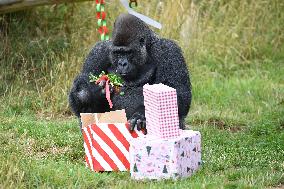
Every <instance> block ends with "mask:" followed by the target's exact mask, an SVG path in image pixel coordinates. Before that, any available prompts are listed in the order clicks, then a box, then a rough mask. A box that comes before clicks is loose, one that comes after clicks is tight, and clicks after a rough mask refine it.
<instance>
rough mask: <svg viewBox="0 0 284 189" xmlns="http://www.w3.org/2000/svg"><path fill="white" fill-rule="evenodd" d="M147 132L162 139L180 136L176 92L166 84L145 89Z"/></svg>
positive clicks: (145, 87)
mask: <svg viewBox="0 0 284 189" xmlns="http://www.w3.org/2000/svg"><path fill="white" fill-rule="evenodd" d="M143 96H144V106H145V117H146V125H147V131H148V133H149V134H150V135H155V136H158V137H160V138H174V137H177V136H179V135H180V130H179V117H178V103H177V94H176V90H175V89H174V88H172V87H169V86H167V85H164V84H161V83H160V84H154V85H149V84H146V85H144V87H143Z"/></svg>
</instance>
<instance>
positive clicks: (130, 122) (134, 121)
mask: <svg viewBox="0 0 284 189" xmlns="http://www.w3.org/2000/svg"><path fill="white" fill-rule="evenodd" d="M136 122H137V118H132V119H131V120H130V121H129V124H130V131H134V129H135V126H136Z"/></svg>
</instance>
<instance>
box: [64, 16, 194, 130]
mask: <svg viewBox="0 0 284 189" xmlns="http://www.w3.org/2000/svg"><path fill="white" fill-rule="evenodd" d="M102 71H105V72H106V73H113V72H115V73H117V74H120V75H121V76H122V77H123V79H124V86H123V87H122V88H121V91H123V92H124V95H120V94H114V93H113V94H112V101H113V105H114V107H113V109H112V110H116V109H126V114H127V119H128V120H129V122H130V123H131V127H132V129H133V128H134V127H138V129H141V128H143V127H145V117H144V115H145V112H144V111H145V109H144V100H143V85H144V84H146V83H149V84H156V83H163V84H165V85H168V86H170V87H173V88H175V89H176V90H177V95H178V108H179V117H180V128H182V129H184V118H185V117H186V115H187V114H188V111H189V108H190V104H191V83H190V79H189V73H188V69H187V67H186V64H185V60H184V57H183V55H182V51H181V49H180V48H179V46H178V45H177V44H176V43H175V42H173V41H171V40H168V39H163V38H159V37H158V36H157V35H156V34H155V33H154V32H153V31H152V30H150V29H149V28H148V27H147V25H146V24H145V23H144V22H143V21H141V20H140V19H138V18H136V17H135V16H132V15H129V14H122V15H120V16H119V17H118V18H117V20H116V21H115V24H114V30H113V38H112V40H111V41H103V42H98V43H97V44H96V45H95V47H93V49H92V50H91V52H90V54H89V55H88V57H87V59H86V61H85V64H84V65H83V69H82V71H81V73H80V75H79V76H77V78H76V79H75V81H74V83H73V87H72V89H71V92H70V94H69V103H70V106H71V108H72V110H73V112H74V113H75V115H76V116H78V117H79V113H81V112H106V111H110V108H109V105H108V102H107V100H106V98H105V95H104V94H103V92H104V91H103V90H104V89H103V88H102V87H100V86H99V85H95V84H93V83H90V82H89V78H88V76H89V73H93V74H94V75H99V74H100V73H101V72H102Z"/></svg>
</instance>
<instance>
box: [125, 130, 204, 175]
mask: <svg viewBox="0 0 284 189" xmlns="http://www.w3.org/2000/svg"><path fill="white" fill-rule="evenodd" d="M129 153H130V173H131V177H132V178H134V179H138V180H139V179H165V178H180V177H187V176H190V175H191V174H192V173H193V172H194V171H195V170H197V169H198V167H199V166H200V164H201V135H200V133H199V132H198V131H192V130H181V135H180V136H179V137H176V138H175V139H162V138H160V137H157V136H153V135H146V136H143V137H139V138H135V139H131V141H130V148H129Z"/></svg>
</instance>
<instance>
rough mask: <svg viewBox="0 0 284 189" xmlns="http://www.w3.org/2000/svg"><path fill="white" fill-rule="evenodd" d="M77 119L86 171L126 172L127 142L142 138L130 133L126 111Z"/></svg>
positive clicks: (90, 114) (135, 132)
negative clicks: (87, 168)
mask: <svg viewBox="0 0 284 189" xmlns="http://www.w3.org/2000/svg"><path fill="white" fill-rule="evenodd" d="M80 115H81V122H82V133H83V137H84V148H85V153H86V156H85V159H86V163H87V165H88V167H89V168H90V169H91V170H93V171H127V170H129V140H130V139H132V138H136V137H138V136H143V135H144V134H143V133H142V132H137V131H134V132H132V133H130V132H129V130H128V127H129V126H128V123H127V119H126V114H125V111H124V110H119V111H112V112H107V113H81V114H80Z"/></svg>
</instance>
